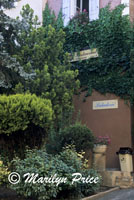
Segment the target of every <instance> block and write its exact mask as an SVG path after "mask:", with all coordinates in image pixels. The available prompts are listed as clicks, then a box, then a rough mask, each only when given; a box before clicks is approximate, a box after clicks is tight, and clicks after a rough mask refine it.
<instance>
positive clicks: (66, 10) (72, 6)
mask: <svg viewBox="0 0 134 200" xmlns="http://www.w3.org/2000/svg"><path fill="white" fill-rule="evenodd" d="M84 9H86V11H87V12H88V13H89V19H90V20H91V21H92V20H95V19H98V17H99V0H63V1H62V13H63V18H64V25H65V26H66V25H67V24H68V22H69V20H70V19H71V18H72V17H73V16H74V15H75V13H76V11H81V12H82V11H83V10H84Z"/></svg>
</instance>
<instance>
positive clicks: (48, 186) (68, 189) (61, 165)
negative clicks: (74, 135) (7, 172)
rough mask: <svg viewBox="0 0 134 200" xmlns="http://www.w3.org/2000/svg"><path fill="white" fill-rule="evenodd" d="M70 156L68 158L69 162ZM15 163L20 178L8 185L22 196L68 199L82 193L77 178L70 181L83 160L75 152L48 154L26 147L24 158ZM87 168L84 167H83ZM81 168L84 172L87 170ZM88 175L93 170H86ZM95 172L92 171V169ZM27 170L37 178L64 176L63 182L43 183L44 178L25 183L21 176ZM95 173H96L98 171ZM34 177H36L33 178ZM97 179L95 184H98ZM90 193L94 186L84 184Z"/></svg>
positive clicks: (66, 150)
mask: <svg viewBox="0 0 134 200" xmlns="http://www.w3.org/2000/svg"><path fill="white" fill-rule="evenodd" d="M70 156H71V161H70ZM13 163H14V166H15V169H14V170H15V171H16V172H18V173H19V174H20V176H21V181H20V182H19V183H18V184H16V185H11V188H12V189H14V190H16V192H17V193H18V194H20V195H23V196H24V197H29V198H32V199H37V200H47V199H51V200H52V199H54V198H58V199H62V198H63V199H65V198H67V199H69V197H70V196H72V197H73V196H75V195H76V194H77V196H78V194H79V195H81V196H82V195H83V194H84V189H83V188H84V187H85V186H84V185H83V184H81V183H80V181H78V182H75V183H74V184H72V174H73V173H76V172H79V173H81V174H82V173H83V169H82V161H81V159H80V157H78V155H77V152H76V151H74V150H72V149H70V148H66V149H64V151H63V152H61V153H60V154H59V155H55V156H52V155H50V154H47V153H46V152H45V151H44V150H32V151H31V150H30V151H29V150H28V151H27V152H26V158H25V159H24V160H20V159H16V160H14V161H13ZM85 171H86V170H85ZM85 171H84V173H86V172H85ZM87 171H88V172H87V173H88V175H89V174H90V175H92V174H93V173H92V171H90V170H87ZM93 171H94V170H93ZM26 173H30V174H32V173H34V175H36V174H38V178H39V177H49V178H50V177H52V176H54V175H55V174H56V175H57V176H56V177H58V178H63V177H64V178H67V181H66V182H63V183H60V184H57V185H56V183H55V184H53V183H48V182H47V183H46V181H45V182H44V183H43V184H41V183H35V184H33V183H32V182H31V183H26V182H25V180H26V178H27V177H26V178H25V179H24V177H23V175H24V174H26ZM94 175H95V176H98V175H97V173H96V174H95V172H94ZM36 180H37V179H36ZM99 185H100V182H99V183H97V187H99ZM86 187H87V188H86V189H87V190H88V189H89V190H90V193H93V192H94V191H95V190H94V187H96V186H94V185H93V186H92V187H91V185H90V184H88V186H86Z"/></svg>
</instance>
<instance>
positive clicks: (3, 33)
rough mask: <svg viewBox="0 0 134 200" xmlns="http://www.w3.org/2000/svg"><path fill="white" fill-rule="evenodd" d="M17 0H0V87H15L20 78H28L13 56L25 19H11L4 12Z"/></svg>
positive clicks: (28, 75)
mask: <svg viewBox="0 0 134 200" xmlns="http://www.w3.org/2000/svg"><path fill="white" fill-rule="evenodd" d="M14 2H15V0H4V1H3V0H2V1H1V2H0V89H1V91H0V92H2V89H3V88H11V87H13V86H14V85H15V84H16V83H17V82H18V81H19V80H21V79H28V78H31V77H32V76H33V74H28V73H26V72H25V71H24V69H23V68H22V66H21V65H20V64H19V62H18V61H16V59H15V58H14V57H13V54H14V51H15V49H17V46H18V35H19V33H20V32H21V31H22V29H26V28H27V26H26V23H25V21H22V22H21V21H20V20H18V19H11V18H10V17H9V16H7V15H6V14H5V13H4V9H9V8H12V7H13V3H14Z"/></svg>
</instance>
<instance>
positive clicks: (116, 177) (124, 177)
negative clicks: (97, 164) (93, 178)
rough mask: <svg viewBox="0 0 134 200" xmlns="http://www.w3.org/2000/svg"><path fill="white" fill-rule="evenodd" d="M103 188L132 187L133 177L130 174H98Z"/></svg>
mask: <svg viewBox="0 0 134 200" xmlns="http://www.w3.org/2000/svg"><path fill="white" fill-rule="evenodd" d="M100 174H101V176H102V180H103V186H108V187H116V186H118V187H122V188H123V187H134V176H133V175H132V174H131V173H130V172H121V171H103V172H100Z"/></svg>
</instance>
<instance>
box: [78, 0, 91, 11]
mask: <svg viewBox="0 0 134 200" xmlns="http://www.w3.org/2000/svg"><path fill="white" fill-rule="evenodd" d="M76 6H77V11H81V12H82V11H83V10H86V11H87V12H89V0H77V5H76Z"/></svg>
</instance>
